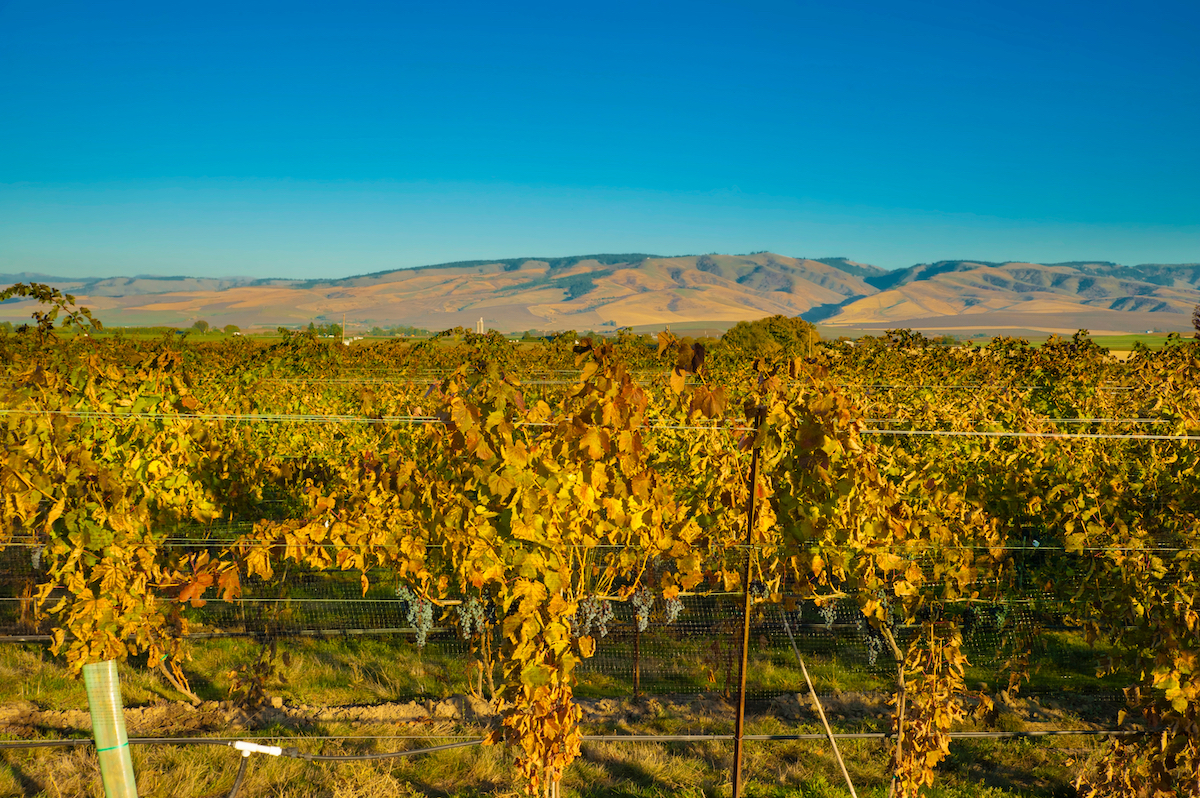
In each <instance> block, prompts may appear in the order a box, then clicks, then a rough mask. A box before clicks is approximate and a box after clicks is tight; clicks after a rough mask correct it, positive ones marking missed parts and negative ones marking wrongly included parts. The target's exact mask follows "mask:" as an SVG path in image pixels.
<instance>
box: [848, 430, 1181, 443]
mask: <svg viewBox="0 0 1200 798" xmlns="http://www.w3.org/2000/svg"><path fill="white" fill-rule="evenodd" d="M860 434H862V435H895V436H900V437H935V438H1039V439H1043V440H1110V441H1174V442H1177V443H1195V442H1196V441H1200V435H1133V434H1120V433H1103V432H1013V431H1009V430H996V431H988V430H941V429H864V430H861V432H860Z"/></svg>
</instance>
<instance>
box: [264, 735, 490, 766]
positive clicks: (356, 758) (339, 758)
mask: <svg viewBox="0 0 1200 798" xmlns="http://www.w3.org/2000/svg"><path fill="white" fill-rule="evenodd" d="M471 745H483V740H464V741H462V742H457V743H445V744H443V745H435V746H431V747H429V748H417V749H415V750H412V751H385V752H383V753H379V754H345V755H333V754H305V753H301V752H300V751H298V750H296V749H295V748H285V749H283V753H282V754H281V756H291V757H295V758H297V759H304V760H307V761H309V762H361V761H364V760H369V759H393V758H395V757H399V756H413V755H414V754H430V753H433V752H434V751H448V750H450V749H451V748H465V747H467V746H471Z"/></svg>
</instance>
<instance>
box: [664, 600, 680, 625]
mask: <svg viewBox="0 0 1200 798" xmlns="http://www.w3.org/2000/svg"><path fill="white" fill-rule="evenodd" d="M681 612H683V602H682V601H680V600H679V599H678V598H664V599H663V616H664V617H663V620H664V621H665V622H666V623H669V624H670V623H675V620H676V619H677V618H679V613H681Z"/></svg>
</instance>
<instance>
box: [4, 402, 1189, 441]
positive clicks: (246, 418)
mask: <svg viewBox="0 0 1200 798" xmlns="http://www.w3.org/2000/svg"><path fill="white" fill-rule="evenodd" d="M18 414H19V415H56V416H74V417H78V418H113V419H118V420H129V421H136V420H143V419H145V420H164V419H167V420H169V419H177V420H185V421H232V422H238V423H286V422H296V423H309V424H311V423H321V424H444V423H445V421H444V420H443V419H440V418H437V417H435V416H381V417H379V418H372V417H370V416H339V415H285V414H263V415H259V414H239V413H212V414H206V413H174V414H171V413H114V412H111V411H95V410H81V411H76V410H35V409H11V408H10V409H4V410H0V415H18ZM1037 420H1041V421H1044V422H1046V423H1055V422H1056V421H1059V419H1037ZM867 421H870V420H869V419H868V420H867ZM1081 421H1082V420H1081ZM1148 421H1149V420H1148ZM559 423H560V422H555V421H536V422H523V421H518V422H515V426H537V427H553V426H557V425H558V424H559ZM642 429H650V430H656V429H669V430H691V431H703V432H717V431H726V432H753V431H754V428H753V427H726V426H720V425H715V424H713V425H686V424H658V425H655V424H647V425H645V426H643V427H642ZM860 434H862V435H895V436H930V437H953V438H970V437H976V438H1038V439H1050V440H1073V439H1078V440H1147V441H1175V442H1180V443H1185V442H1186V443H1192V442H1196V441H1200V435H1149V434H1138V435H1135V434H1118V433H1092V432H1016V431H1011V430H994V431H989V430H902V429H873V428H869V429H863V430H860Z"/></svg>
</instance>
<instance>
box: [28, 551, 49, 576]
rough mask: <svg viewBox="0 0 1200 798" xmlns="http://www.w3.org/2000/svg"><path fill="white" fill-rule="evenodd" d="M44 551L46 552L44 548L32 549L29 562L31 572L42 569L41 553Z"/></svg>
mask: <svg viewBox="0 0 1200 798" xmlns="http://www.w3.org/2000/svg"><path fill="white" fill-rule="evenodd" d="M45 550H46V547H45V546H38V547H37V548H36V549H34V550H33V551H32V552H31V553H30V555H29V562H30V564H31V565H33V570H35V571H36V570H37V569H39V568H41V567H42V552H43V551H45Z"/></svg>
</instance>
